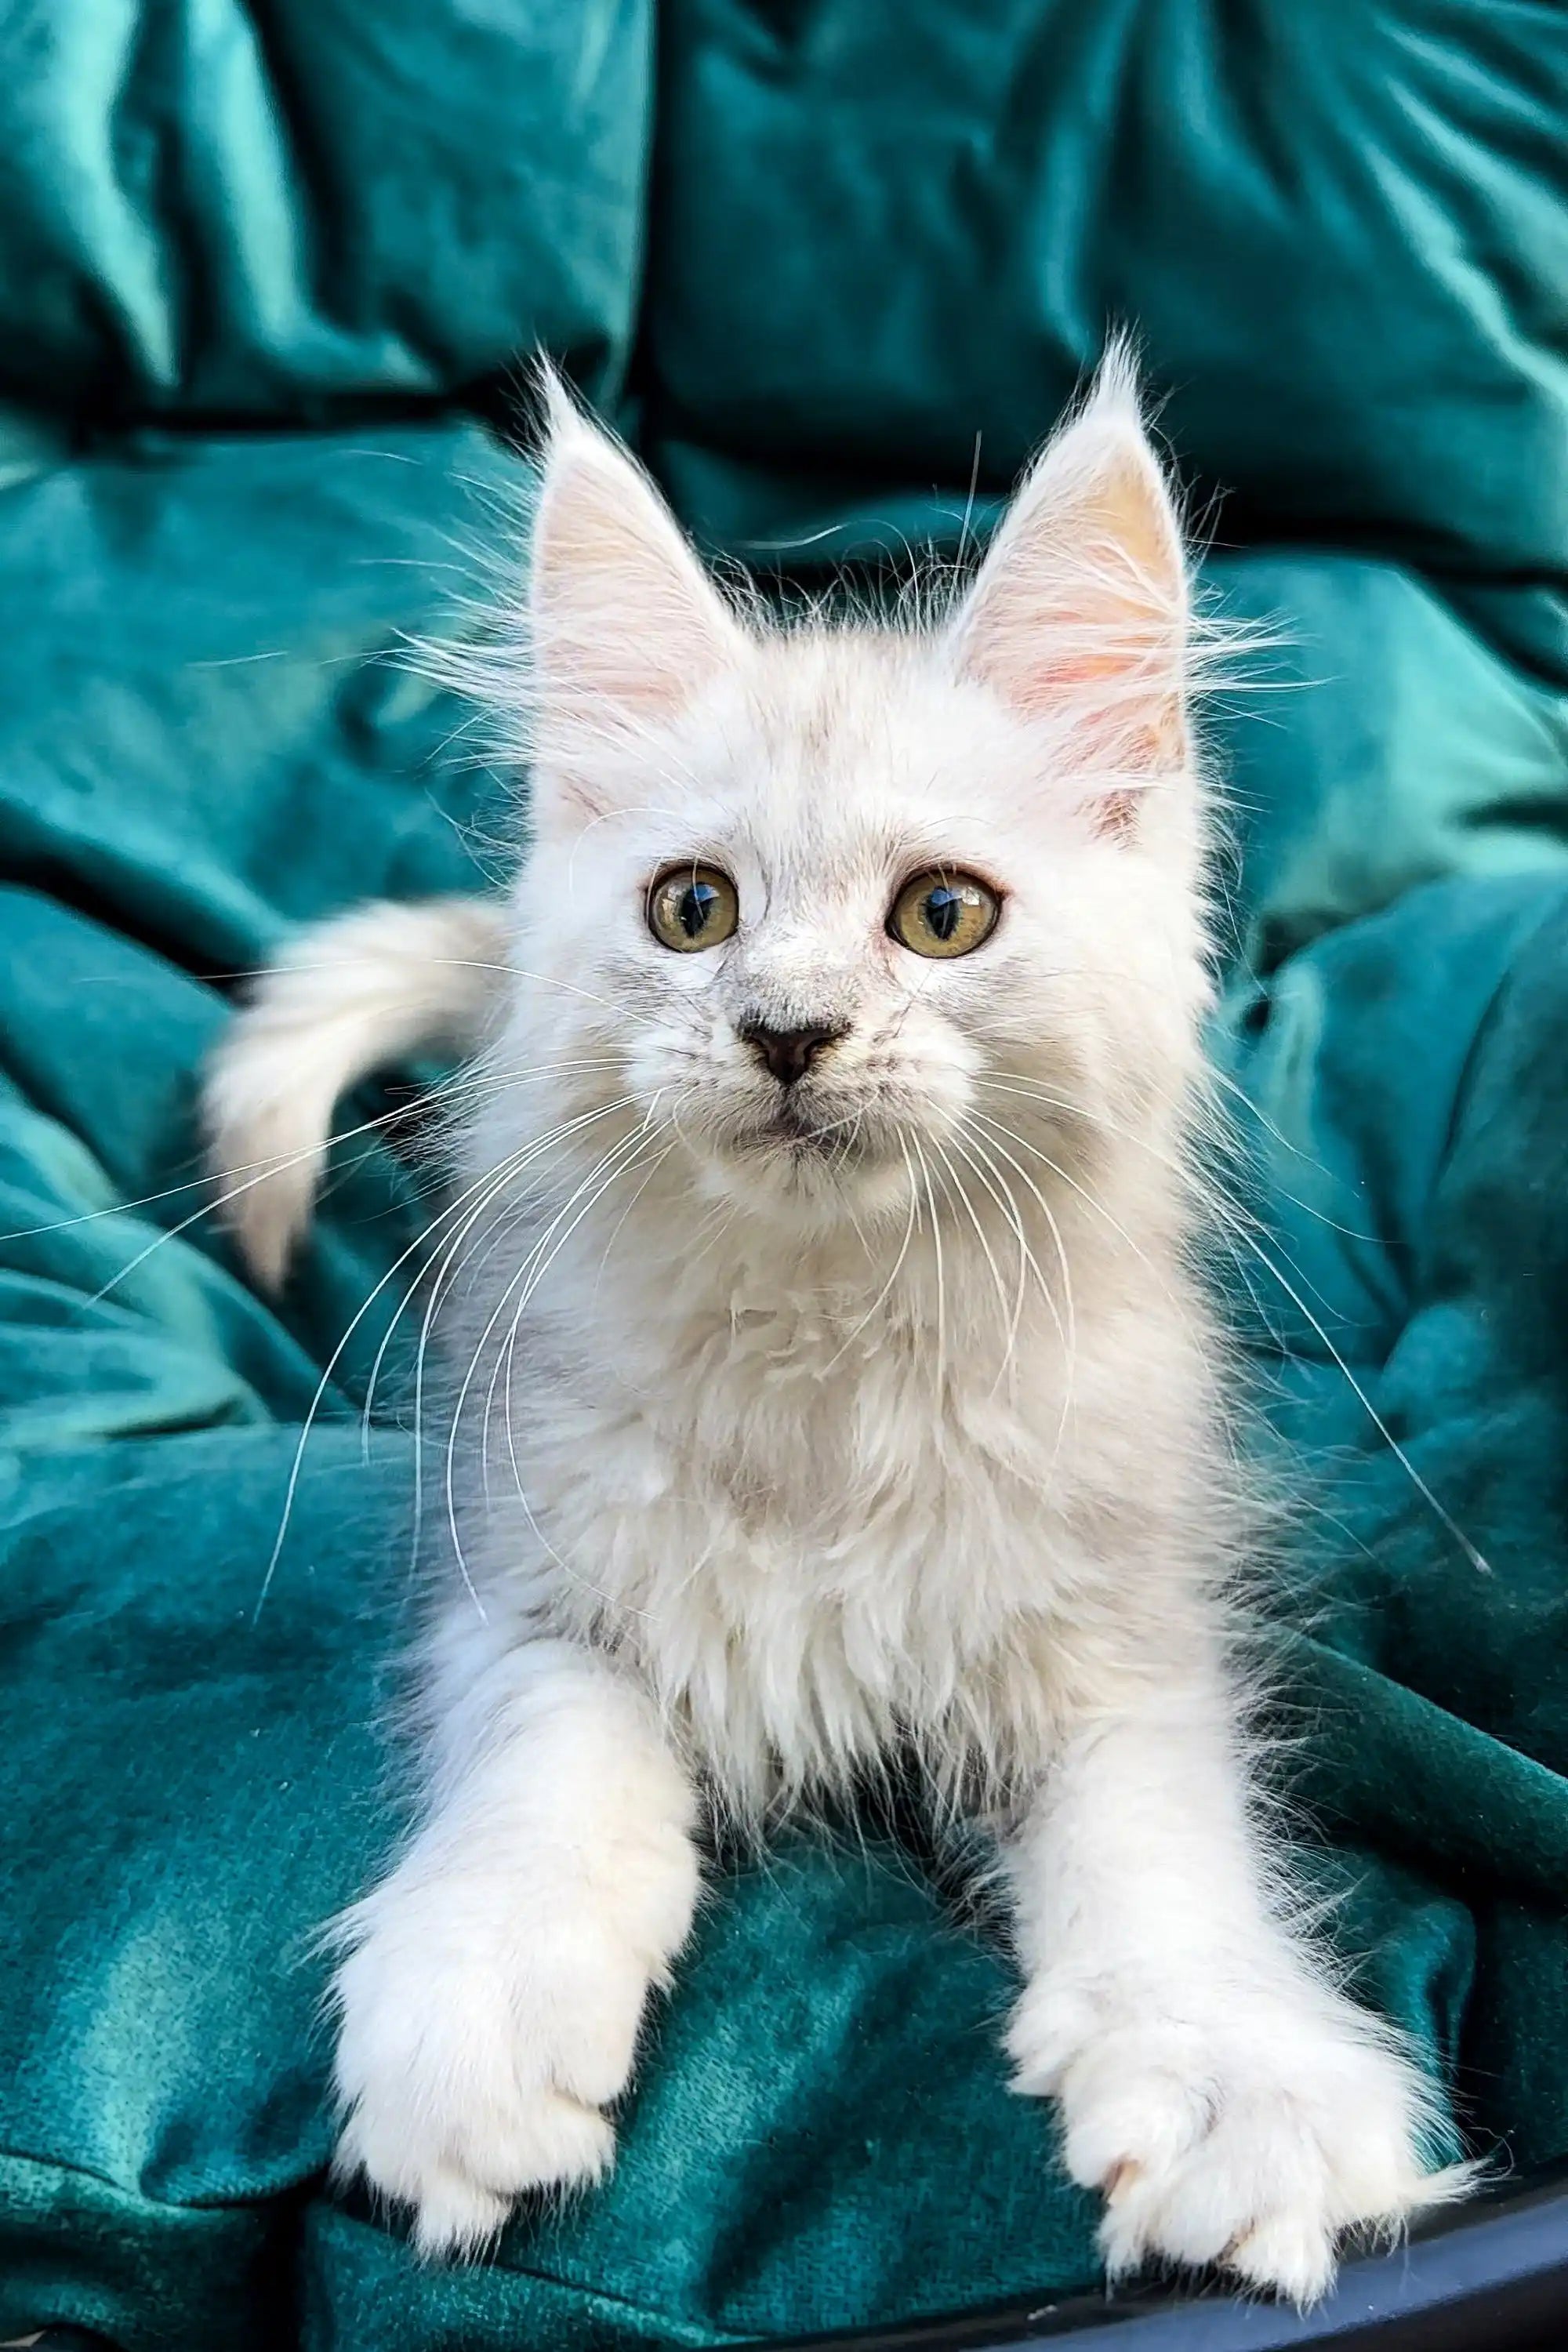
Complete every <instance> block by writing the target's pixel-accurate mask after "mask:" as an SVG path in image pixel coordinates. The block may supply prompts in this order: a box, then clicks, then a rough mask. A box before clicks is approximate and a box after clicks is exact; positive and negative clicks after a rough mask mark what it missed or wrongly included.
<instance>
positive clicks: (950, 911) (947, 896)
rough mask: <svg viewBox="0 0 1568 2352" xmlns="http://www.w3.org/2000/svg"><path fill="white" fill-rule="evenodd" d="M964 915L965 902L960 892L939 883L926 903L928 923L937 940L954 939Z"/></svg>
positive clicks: (943, 883)
mask: <svg viewBox="0 0 1568 2352" xmlns="http://www.w3.org/2000/svg"><path fill="white" fill-rule="evenodd" d="M962 915H963V898H962V897H961V896H960V894H959V893H958V891H956V890H950V889H949V888H948V887H947V885H946V883H945V882H939V883H938V884H937V887H936V888H935V889H934V890H932V891H931V894H930V895H929V897H928V898H927V899H926V902H925V919H926V922H927V924H928V926H929V927H930V929H931V931H932V932H933V933H934V935H935V936H936V938H938V939H939V940H950V939H952V935H953V933H954V931H956V930H957V929H958V925H959V919H960V917H961V916H962Z"/></svg>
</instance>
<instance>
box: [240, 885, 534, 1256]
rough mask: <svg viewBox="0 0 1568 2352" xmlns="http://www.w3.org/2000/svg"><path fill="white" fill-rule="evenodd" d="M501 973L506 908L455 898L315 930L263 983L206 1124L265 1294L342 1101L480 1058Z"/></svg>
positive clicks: (295, 1230)
mask: <svg viewBox="0 0 1568 2352" xmlns="http://www.w3.org/2000/svg"><path fill="white" fill-rule="evenodd" d="M505 969H506V935H505V929H504V924H503V919H502V913H501V909H500V907H499V906H496V905H492V904H491V903H490V902H489V900H487V899H483V898H436V899H431V900H428V901H426V903H425V904H423V905H419V906H396V905H393V904H390V903H386V904H378V905H374V906H368V907H360V908H355V909H354V910H353V913H352V914H347V915H340V916H337V917H335V918H334V919H332V920H331V921H330V922H325V923H317V924H313V925H311V926H310V928H309V929H306V930H303V931H301V932H300V933H299V934H298V935H297V936H296V937H295V938H294V939H293V940H291V941H290V942H289V947H288V950H286V952H285V954H284V956H283V958H282V959H281V961H279V962H278V963H277V964H275V965H274V966H273V967H272V968H271V970H270V971H266V972H264V973H263V974H262V976H261V978H260V979H259V981H258V982H257V983H256V985H255V987H254V989H253V990H252V992H251V994H250V996H249V999H248V1001H247V1003H245V1004H244V1005H243V1006H242V1007H241V1009H240V1011H239V1013H237V1016H236V1018H235V1020H234V1021H233V1023H232V1024H230V1027H229V1029H228V1030H227V1032H226V1034H225V1036H224V1038H223V1040H222V1043H221V1044H220V1045H219V1047H218V1049H217V1051H216V1054H215V1055H213V1058H212V1060H211V1062H210V1063H209V1064H208V1066H207V1070H206V1075H205V1081H204V1085H203V1090H202V1117H203V1124H204V1127H205V1133H206V1138H207V1149H208V1156H209V1162H210V1165H211V1168H212V1171H213V1174H214V1176H215V1178H216V1181H217V1183H218V1186H219V1188H220V1193H221V1213H222V1215H223V1219H224V1222H225V1223H226V1224H227V1225H228V1227H229V1228H230V1230H231V1231H232V1233H233V1234H234V1235H235V1238H236V1240H237V1243H238V1244H239V1249H240V1253H241V1255H242V1256H243V1257H244V1259H245V1262H246V1265H247V1267H248V1268H249V1270H250V1273H251V1274H252V1276H254V1278H255V1280H256V1281H257V1282H258V1284H259V1285H260V1286H262V1287H263V1288H264V1289H267V1290H277V1289H278V1288H279V1286H280V1285H281V1283H282V1281H283V1279H284V1276H285V1275H286V1274H287V1272H288V1269H289V1259H290V1257H291V1256H292V1255H293V1252H294V1250H295V1247H296V1246H297V1244H298V1243H299V1241H300V1236H301V1234H303V1233H304V1230H305V1228H306V1226H307V1224H308V1223H309V1222H310V1205H311V1202H313V1200H314V1199H315V1195H316V1190H317V1187H318V1185H319V1184H320V1182H321V1170H322V1167H323V1164H324V1162H325V1159H326V1150H327V1141H328V1138H329V1137H330V1135H331V1123H332V1110H333V1107H334V1105H335V1104H336V1103H337V1101H338V1099H339V1097H340V1096H342V1095H343V1094H344V1093H346V1092H347V1090H348V1088H349V1087H353V1086H355V1085H357V1084H358V1082H359V1081H360V1079H362V1078H363V1077H367V1076H370V1074H371V1073H372V1072H373V1071H374V1070H378V1069H384V1068H385V1067H386V1066H388V1065H389V1064H391V1063H393V1062H395V1061H396V1060H398V1059H399V1058H400V1057H401V1056H402V1055H406V1054H411V1053H415V1052H417V1051H418V1050H419V1049H420V1048H422V1047H426V1046H434V1045H443V1046H447V1047H450V1048H452V1049H455V1050H458V1051H464V1052H467V1051H468V1050H471V1048H472V1047H473V1046H474V1045H477V1044H478V1042H479V1036H480V1034H481V1033H482V1029H483V1025H484V1020H485V1015H486V1013H487V1010H488V1008H489V1006H490V1004H491V1003H493V1002H494V1001H495V999H496V996H497V994H498V992H499V990H498V983H499V981H500V977H501V976H502V975H503V974H504V972H505Z"/></svg>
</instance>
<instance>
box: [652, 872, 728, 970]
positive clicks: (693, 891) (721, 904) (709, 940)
mask: <svg viewBox="0 0 1568 2352" xmlns="http://www.w3.org/2000/svg"><path fill="white" fill-rule="evenodd" d="M740 919H741V901H740V899H739V898H738V897H737V896H736V893H735V886H734V884H733V883H732V882H731V879H730V877H729V876H728V875H727V874H721V873H720V871H719V868H718V867H717V866H666V868H665V870H664V872H663V873H662V874H659V875H656V876H655V877H654V881H653V887H652V888H651V889H650V890H649V891H648V894H647V927H648V929H649V930H650V931H651V932H652V933H653V935H654V938H655V939H656V940H658V942H659V944H660V946H662V947H667V948H673V949H674V950H675V952H676V954H677V955H695V954H696V953H697V951H698V950H699V949H700V948H716V947H717V946H718V945H719V944H720V942H721V940H727V939H728V938H729V937H730V936H731V932H732V931H733V930H734V929H735V926H736V924H737V923H738V922H739V921H740Z"/></svg>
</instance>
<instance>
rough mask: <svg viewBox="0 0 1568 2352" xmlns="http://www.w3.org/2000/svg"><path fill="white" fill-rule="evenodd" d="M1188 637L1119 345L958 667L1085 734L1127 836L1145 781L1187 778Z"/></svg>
mask: <svg viewBox="0 0 1568 2352" xmlns="http://www.w3.org/2000/svg"><path fill="white" fill-rule="evenodd" d="M1187 625H1188V593H1187V574H1186V564H1185V561H1184V554H1183V549H1182V533H1181V525H1180V522H1179V520H1178V519H1177V515H1176V510H1175V506H1174V504H1173V499H1172V497H1171V493H1170V490H1169V488H1168V487H1167V484H1166V481H1165V477H1164V474H1163V471H1162V468H1161V466H1160V461H1159V459H1158V457H1156V456H1155V454H1154V451H1153V449H1152V446H1150V442H1149V438H1148V436H1147V435H1146V433H1145V432H1144V430H1143V425H1142V419H1141V416H1140V414H1139V402H1138V385H1137V377H1136V373H1135V371H1134V368H1133V365H1132V362H1131V357H1130V355H1129V354H1128V352H1127V351H1126V349H1125V347H1124V346H1121V345H1115V346H1113V347H1112V349H1111V351H1110V353H1109V354H1108V356H1107V358H1106V360H1105V362H1104V363H1103V365H1102V366H1101V368H1100V374H1099V376H1098V378H1097V379H1096V382H1095V384H1094V388H1093V390H1092V391H1091V393H1090V394H1089V398H1088V400H1087V401H1086V402H1085V403H1084V404H1083V406H1082V407H1081V408H1080V409H1079V412H1078V414H1077V415H1075V416H1073V417H1071V418H1070V419H1069V420H1068V423H1067V424H1066V425H1063V426H1062V427H1061V429H1060V430H1059V431H1058V434H1057V435H1056V436H1055V437H1054V439H1052V440H1051V441H1050V442H1048V443H1047V446H1046V448H1045V449H1044V450H1043V452H1042V453H1041V455H1040V457H1038V458H1037V460H1036V463H1035V465H1034V467H1032V468H1031V470H1030V472H1029V473H1028V475H1027V476H1026V478H1025V480H1024V482H1023V484H1022V486H1021V487H1020V488H1019V490H1018V493H1017V496H1016V499H1014V501H1013V504H1012V507H1011V508H1010V509H1009V510H1008V512H1007V515H1006V517H1005V520H1004V521H1003V523H1002V526H1001V529H1000V530H998V532H997V534H996V537H995V538H994V541H992V544H991V548H990V551H989V553H988V554H987V556H986V558H985V561H984V563H983V565H982V566H981V569H980V572H979V574H978V577H977V578H976V580H975V582H974V585H973V588H972V589H971V590H970V592H969V594H968V596H967V597H966V598H965V599H964V602H963V604H962V605H961V606H960V608H959V611H958V613H957V614H956V615H955V617H954V619H953V622H952V625H951V627H952V643H953V649H954V653H955V655H956V658H957V662H958V666H959V668H960V670H961V672H962V673H963V675H965V676H967V677H973V678H976V679H978V680H980V681H981V682H982V683H983V684H984V685H985V686H988V687H989V688H991V689H992V690H993V692H994V693H996V694H998V695H999V696H1001V698H1002V699H1003V700H1004V701H1005V702H1007V703H1009V704H1011V705H1012V707H1013V708H1014V709H1016V711H1018V712H1019V713H1020V715H1021V716H1023V717H1024V718H1026V719H1051V720H1054V721H1056V722H1058V723H1059V724H1063V725H1066V726H1068V727H1070V728H1071V730H1072V731H1073V735H1074V739H1075V742H1076V743H1078V744H1079V745H1081V747H1082V754H1083V760H1084V765H1085V769H1086V771H1087V772H1089V775H1090V776H1092V775H1094V774H1095V773H1097V772H1100V773H1103V774H1104V776H1105V779H1106V791H1105V792H1104V793H1103V794H1102V795H1101V796H1100V810H1101V814H1102V816H1103V818H1104V821H1105V823H1106V825H1107V827H1108V828H1110V829H1121V828H1124V827H1125V826H1126V825H1127V824H1129V823H1130V822H1131V818H1132V815H1133V814H1134V808H1135V803H1136V799H1137V794H1138V787H1139V785H1140V784H1141V783H1142V782H1154V781H1155V780H1156V779H1157V778H1159V777H1161V776H1169V775H1170V774H1171V772H1173V770H1179V769H1181V768H1183V767H1184V766H1185V764H1186V760H1187V727H1186V709H1185V694H1184V674H1185V668H1186V659H1187Z"/></svg>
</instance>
